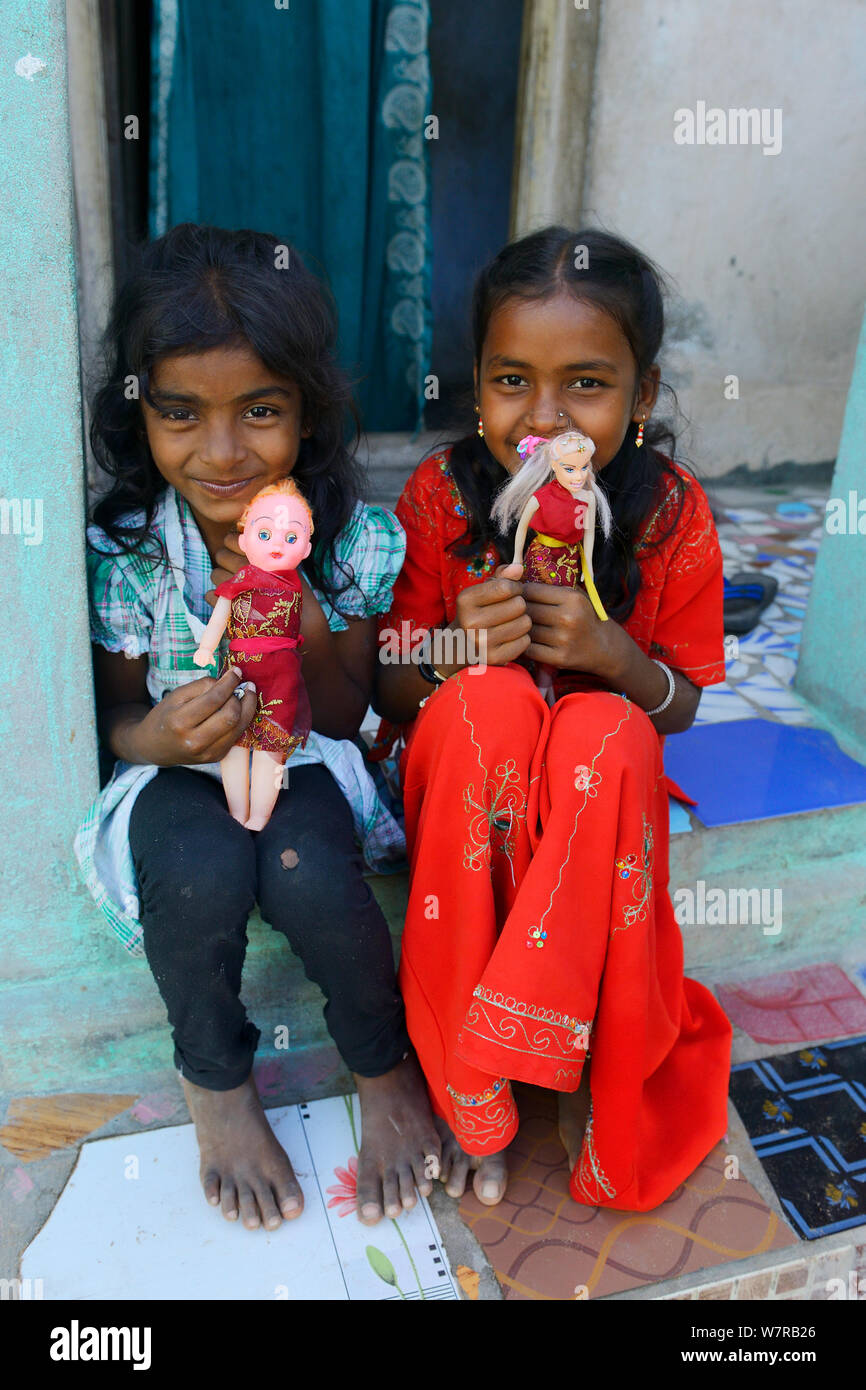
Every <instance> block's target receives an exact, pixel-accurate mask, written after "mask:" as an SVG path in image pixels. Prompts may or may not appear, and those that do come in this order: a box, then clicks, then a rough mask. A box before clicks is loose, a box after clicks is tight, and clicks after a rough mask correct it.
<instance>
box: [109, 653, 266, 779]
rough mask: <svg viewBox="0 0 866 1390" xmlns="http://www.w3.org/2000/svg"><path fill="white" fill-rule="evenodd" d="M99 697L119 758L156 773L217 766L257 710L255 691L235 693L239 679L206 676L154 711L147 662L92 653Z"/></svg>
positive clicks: (173, 694) (172, 694) (232, 672)
mask: <svg viewBox="0 0 866 1390" xmlns="http://www.w3.org/2000/svg"><path fill="white" fill-rule="evenodd" d="M94 659H95V663H96V667H97V680H98V689H99V691H100V702H99V703H100V713H101V719H100V724H101V729H102V734H103V737H104V738H105V740H106V742H107V743H108V745H109V747H110V748H111V751H112V752H113V753H114V755H115V757H118V758H122V759H123V761H124V762H128V763H153V764H154V765H155V766H156V767H180V766H182V765H184V764H196V763H215V762H219V761H220V760H221V759H222V758H224V757H225V755H226V753H227V752H228V751H229V749H230V748H231V747H232V746H233V745H234V744H235V743H236V742H237V740H238V739H239V738H240V736H241V734H242V733H243V732H244V730H245V729H246V727H247V725H248V724H249V722H250V720H251V719H252V717H253V715H254V714H255V708H256V696H255V691H254V690H251V689H249V687H248V688H247V691H246V693H245V694H244V696H243V699H239V698H238V697H237V696H236V694H235V691H236V690H237V687H238V685H239V683H240V673H239V672H237V671H236V670H229V671H226V672H225V674H224V675H223V676H220V678H219V680H215V679H214V678H213V677H212V676H203V677H202V678H201V679H200V680H195V681H190V683H189V684H188V685H184V686H181V687H180V688H179V689H178V690H172V691H170V692H169V694H168V695H166V696H165V697H164V699H162V700H160V702H159V704H158V705H153V706H151V704H150V700H149V697H148V693H147V685H146V677H147V660H146V658H144V657H140V658H137V659H135V660H132V661H130V660H129V659H128V658H127V657H124V656H119V655H117V654H116V653H111V652H106V651H104V650H103V649H102V648H100V647H96V648H94Z"/></svg>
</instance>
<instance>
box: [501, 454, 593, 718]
mask: <svg viewBox="0 0 866 1390" xmlns="http://www.w3.org/2000/svg"><path fill="white" fill-rule="evenodd" d="M539 448H543V449H544V453H543V454H541V455H539V456H538V459H537V462H538V464H539V465H540V466H541V467H542V473H541V476H542V477H543V476H544V475H545V474H547V475H548V477H549V475H550V474H551V473H552V475H553V476H552V478H550V480H549V481H547V482H543V483H542V485H541V486H539V487H537V488H536V490H535V491H534V492H533V493H532V495H531V496H530V497H529V498H528V500H527V501H526V503H525V505H524V507H523V509H522V511H521V513H520V519H519V521H518V524H517V531H516V534H515V538H514V563H515V564H518V565H520V566H522V567H523V569H524V578H525V579H526V580H528V581H530V582H532V583H538V584H560V585H565V586H568V587H570V588H577V587H579V586H580V585H581V584H582V585H583V586H584V588H585V590H586V594H587V597H588V598H589V600H590V602H591V603H592V606H593V608H594V610H595V612H596V615H597V616H598V618H599V619H600V620H601V621H603V622H604V621H607V614H606V613H605V611H604V608H603V607H602V604H601V600H600V599H599V597H598V594H597V592H596V589H595V583H594V580H593V573H592V551H593V544H594V541H595V521H596V512H597V503H596V493H595V490H594V488H593V486H592V484H591V480H592V476H593V475H592V456H593V454H594V452H595V445H594V444H593V442H592V440H591V439H590V438H589V437H588V436H587V435H584V434H581V433H580V431H578V430H571V431H569V432H568V433H567V434H565V435H562V436H560V437H559V438H558V439H555V440H553V441H548V440H545V439H541V438H538V437H537V436H533V435H530V436H527V438H526V439H523V440H521V442H520V445H518V450H519V452H521V453H522V454H523V457H524V459H525V460H526V459H528V458H529V457H530V456H531V455H534V454H535V453H536V451H537V450H538V449H539ZM542 459H544V460H546V467H545V466H544V465H543V464H542ZM535 462H536V460H533V463H535ZM524 466H526V465H525V464H524ZM603 519H604V521H607V518H606V517H605V518H603ZM530 530H532V531H534V532H535V535H534V537H533V539H532V540H531V541H530V543H529V546H528V549H526V557H525V563H524V550H525V548H526V542H527V537H528V533H529V531H530ZM553 677H554V668H553V667H551V666H547V665H545V664H544V663H542V662H538V663H537V664H536V680H537V684H538V688H539V690H540V691H541V692H542V694H543V695H544V697H545V699H546V700H547V702H548V703H549V704H553V699H554V694H553Z"/></svg>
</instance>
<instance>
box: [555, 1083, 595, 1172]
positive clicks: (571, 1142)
mask: <svg viewBox="0 0 866 1390" xmlns="http://www.w3.org/2000/svg"><path fill="white" fill-rule="evenodd" d="M591 1099H592V1096H591V1092H590V1089H589V1058H587V1060H586V1061H585V1063H584V1066H583V1075H582V1076H581V1078H580V1085H579V1086H578V1088H577V1090H576V1091H570V1092H568V1093H566V1092H564V1091H560V1092H559V1094H558V1096H557V1100H558V1103H559V1137H560V1139H561V1140H562V1147H563V1148H564V1149H565V1152H566V1154H567V1155H568V1166H569V1168H574V1165H575V1164H576V1163H577V1160H578V1159H579V1158H580V1151H581V1149H582V1148H583V1136H584V1135H585V1133H586V1122H587V1120H588V1119H589V1106H590V1101H591Z"/></svg>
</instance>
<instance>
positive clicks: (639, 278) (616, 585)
mask: <svg viewBox="0 0 866 1390" xmlns="http://www.w3.org/2000/svg"><path fill="white" fill-rule="evenodd" d="M576 246H584V247H586V249H587V252H588V255H587V258H586V259H587V262H588V264H587V268H586V269H577V268H576V266H575V261H576V259H577V258H576V257H575V247H576ZM664 287H665V286H664V279H663V277H662V274H661V272H660V271H659V270H658V268H657V267H656V266H655V265H653V263H652V262H651V261H650V260H648V259H647V257H646V256H644V255H642V253H641V252H640V251H638V250H637V249H636V248H635V247H634V246H631V245H629V243H628V242H626V241H622V240H621V239H620V238H619V237H615V236H611V235H610V234H609V233H607V232H601V231H594V230H591V229H583V230H580V231H574V232H573V231H569V230H568V228H567V227H546V228H544V230H542V231H538V232H533V233H532V234H531V235H529V236H525V237H522V238H521V239H520V240H519V241H514V242H511V243H509V245H507V246H505V247H504V248H503V250H502V251H500V252H499V254H498V255H497V256H496V257H495V258H494V260H492V261H491V262H490V264H489V265H487V266H486V267H485V268H484V270H482V272H481V274H480V275H479V277H478V280H477V281H476V284H475V292H474V296H473V301H472V336H473V345H474V355H475V363H476V365H480V362H481V355H482V351H483V348H484V340H485V338H486V336H487V329H488V325H489V323H490V319H491V317H492V315H493V314H494V313H495V311H496V310H497V309H498V308H500V306H501V305H502V304H504V303H505V302H506V300H508V299H512V298H517V299H527V300H531V299H547V298H549V297H551V296H553V295H555V294H559V293H561V292H562V291H566V292H567V293H569V294H572V295H574V297H575V299H581V300H586V301H588V302H589V303H591V304H593V305H595V306H596V307H597V308H599V309H602V310H604V312H605V313H607V314H610V316H611V317H612V318H613V319H614V320H615V321H616V323H617V324H618V326H619V328H620V329H621V331H622V333H623V335H624V336H625V338H626V340H627V342H628V344H629V347H630V348H631V351H632V355H633V357H634V360H635V370H636V374H637V378H638V379H640V378H641V377H644V376H645V375H646V374H647V373H648V371H649V369H650V368H651V367H652V366H653V364H654V363H655V361H656V358H657V355H658V352H659V349H660V348H661V344H662V338H663V336H664V307H663V291H664ZM664 389H666V390H668V391H669V392H670V394H671V396H672V397H673V400H674V403H676V397H675V395H674V393H673V391H672V390H671V388H670V387H664ZM636 435H637V425H630V426H629V428H628V430H627V431H626V436H625V439H624V440H623V442H622V445H621V447H620V449H619V451H618V453H617V454H616V455H615V457H614V458H613V459H611V461H610V463H609V464H608V465H607V466H606V468H605V470H604V475H603V484H604V488H605V491H606V493H607V496H608V500H609V502H610V506H611V511H612V513H613V519H614V528H613V531H612V534H611V536H610V538H609V539H608V540H605V538H604V536H603V534H602V531H601V529H600V528H599V529H598V531H597V534H596V541H595V548H594V551H593V570H594V577H595V583H596V587H597V588H598V591H599V595H600V597H601V599H602V602H603V603H604V606H605V608H606V610H607V612H608V614H609V615H610V617H612V618H615V619H616V620H617V621H620V622H622V621H623V620H624V619H625V618H627V617H628V615H629V614H630V613H631V612H632V610H633V608H634V604H635V600H636V598H637V595H638V592H639V590H640V587H641V575H640V566H639V565H638V562H637V558H636V554H635V542H636V540H637V538H638V536H639V534H640V531H641V528H642V527H643V526H644V523H645V522H646V521H647V519H648V518H649V516H650V515H651V514H652V512H653V511H654V510H655V508H656V507H657V506H658V505H659V503H660V502H661V501H662V499H663V497H664V495H665V490H666V489H665V487H664V475H665V474H667V475H668V476H669V477H671V478H673V480H674V486H675V488H676V489H677V492H678V494H679V496H678V503H677V507H676V508H675V514H674V515H673V516H672V518H671V520H670V524H669V525H667V526H665V527H664V528H663V529H662V528H658V533H657V534H656V533H655V532H654V534H653V537H652V540H651V541H648V542H647V544H648V545H650V546H656V545H659V544H660V543H661V542H662V541H663V540H665V539H666V538H667V537H668V536H669V535H670V534H671V533H672V532H673V530H674V529H675V527H676V526H677V523H678V521H679V518H680V515H681V513H682V509H683V505H684V502H685V493H686V486H685V483H684V482H683V479H682V477H681V476H680V474H679V473H677V472H676V470H675V469H674V468H673V467H672V466H671V463H670V461H669V458H667V457H665V456H664V454H662V453H661V452H660V451H659V449H660V446H662V447H664V449H665V451H666V453H667V454H668V455H670V456H673V454H674V451H675V448H676V437H675V435H674V434H673V431H672V429H671V427H670V426H669V425H667V424H665V423H664V422H662V421H654V420H651V421H650V422H649V423H648V424H647V425H646V426H645V429H644V447H643V448H640V449H638V448H637V446H636V444H635V438H636ZM682 466H683V465H682V464H681V463H680V467H682ZM450 467H451V472H452V473H453V475H454V478H455V480H456V482H457V485H458V487H459V488H460V492H461V493H462V495H463V499H464V501H465V503H466V509H467V523H468V524H467V530H466V534H465V535H464V536H462V537H460V538H459V539H458V540H457V541H455V542H452V547H453V549H454V552H455V553H456V554H460V555H466V556H472V555H476V554H478V553H479V552H480V551H483V550H484V549H485V548H486V547H487V546H488V545H490V544H493V545H494V546H496V548H497V549H498V550H499V553H500V554H501V555H502V556H503V558H506V557H508V556H509V555H510V554H511V553H512V547H513V539H514V536H513V532H512V534H511V535H510V536H508V537H503V536H500V535H499V534H498V533H497V532H496V531H495V529H494V526H493V523H492V522H491V520H490V509H491V506H492V504H493V500H494V497H495V495H496V493H497V492H498V491H499V490H500V488H501V487H502V481H503V479H502V468H501V465H500V464H499V463H498V462H497V461H496V459H495V458H494V457H493V455H492V454H491V453H490V451H489V449H488V448H487V446H486V444H485V443H484V441H483V439H479V438H478V435H477V434H475V433H472V434H468V435H466V436H465V437H463V438H462V439H459V440H458V441H457V442H456V443H455V444H453V445H452V449H451V459H450Z"/></svg>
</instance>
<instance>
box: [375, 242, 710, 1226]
mask: <svg viewBox="0 0 866 1390" xmlns="http://www.w3.org/2000/svg"><path fill="white" fill-rule="evenodd" d="M576 246H581V247H585V248H587V250H588V263H589V264H588V268H586V269H581V270H577V269H576V268H575V259H576V257H575V254H574V252H575V247H576ZM584 259H585V258H581V263H582V264H583V262H584ZM663 322H664V318H663V309H662V295H661V286H660V278H659V275H658V272H657V271H656V270H655V268H654V267H653V266H652V265H651V263H650V262H649V261H648V260H647V259H646V258H645V257H644V256H643V255H641V253H640V252H638V251H637V250H635V249H634V248H633V247H631V246H629V245H627V244H626V243H624V242H622V241H620V240H619V239H618V238H615V237H611V236H608V235H606V234H603V233H600V232H592V231H589V230H584V231H579V232H569V231H568V230H567V229H566V228H548V229H547V230H545V231H542V232H538V233H535V234H533V235H532V236H529V237H526V238H524V239H523V240H521V241H519V242H516V243H514V244H512V245H510V246H507V247H506V248H505V249H504V250H503V251H502V252H500V254H499V255H498V256H497V257H496V259H495V260H494V261H493V262H492V263H491V265H490V266H488V267H487V268H486V270H485V271H483V272H482V274H481V277H480V279H479V282H478V285H477V287H476V292H475V300H474V310H473V323H474V339H475V390H476V402H477V403H476V411H477V413H478V415H479V420H478V429H477V434H476V435H475V436H470V437H467V438H464V439H462V440H460V441H459V442H458V443H457V444H455V445H454V446H453V447H452V448H450V449H448V450H444V451H442V452H441V453H437V454H434V455H433V456H431V457H430V458H428V459H426V460H425V461H424V462H423V463H422V464H420V466H419V467H418V468H417V469H416V471H415V473H414V474H413V475H412V477H411V478H410V479H409V482H408V483H407V484H406V487H405V489H404V491H403V494H402V496H401V498H400V501H399V503H398V506H397V514H398V516H399V518H400V521H401V522H402V524H403V527H404V529H405V531H406V535H407V554H406V561H405V565H404V568H403V571H402V573H401V575H400V577H399V579H398V580H397V583H396V585H395V588H394V594H393V606H392V609H391V612H390V614H389V615H388V616H387V618H386V619H384V620H383V623H382V627H383V628H386V629H387V630H388V633H389V634H393V632H394V631H398V632H400V631H408V630H411V631H412V635H413V639H414V637H415V636H416V635H417V634H420V633H423V632H424V631H431V630H435V629H438V628H442V627H447V628H450V629H451V630H452V631H451V632H450V633H449V637H450V638H452V639H456V640H458V641H459V642H462V644H463V649H464V650H463V652H462V653H461V651H460V650H457V651H452V652H451V655H452V656H454V657H455V659H454V660H452V661H450V662H449V663H448V664H447V665H445V664H442V663H441V662H440V663H437V664H436V666H435V669H434V668H433V667H431V666H420V667H419V666H415V665H413V664H412V663H411V662H404V663H402V664H388V665H385V664H380V667H379V672H378V687H377V696H376V699H377V702H378V706H377V707H378V709H379V711H380V713H381V714H382V715H383V716H384V720H385V721H387V722H385V723H383V727H382V729H381V730H380V738H379V751H380V753H383V752H384V750H385V749H386V748H387V747H388V746H389V745H390V744H391V743H393V741H394V738H395V736H396V735H397V733H398V732H400V731H401V730H402V733H403V735H404V736H405V738H406V747H405V750H404V752H403V754H402V758H401V764H400V770H401V779H402V784H403V792H404V803H405V810H406V831H407V839H408V844H409V852H410V860H411V870H412V873H411V883H410V896H409V905H408V912H407V917H406V925H405V929H404V933H403V943H402V963H401V971H400V982H401V988H402V992H403V997H404V1000H405V1002H406V1009H407V1016H408V1024H409V1031H410V1034H411V1037H412V1041H413V1043H414V1045H415V1048H416V1049H417V1052H418V1055H419V1057H420V1060H421V1063H422V1066H423V1068H424V1071H425V1074H426V1077H427V1081H428V1085H429V1087H430V1093H431V1097H432V1100H433V1105H434V1108H435V1110H436V1112H437V1114H438V1116H439V1117H440V1123H441V1125H442V1133H443V1137H444V1140H445V1157H444V1166H443V1176H444V1178H445V1180H446V1186H447V1190H448V1191H449V1192H451V1193H452V1194H455V1195H456V1194H458V1193H460V1192H462V1190H463V1187H464V1185H465V1183H466V1181H467V1177H468V1173H469V1170H470V1168H474V1169H475V1170H476V1172H475V1176H474V1186H475V1191H476V1193H477V1195H478V1196H479V1198H480V1199H481V1200H482V1201H484V1202H488V1203H491V1204H492V1203H495V1202H497V1201H499V1200H500V1199H501V1197H502V1195H503V1193H504V1191H505V1185H506V1181H507V1173H506V1166H505V1158H504V1151H505V1149H506V1147H507V1146H508V1144H509V1143H510V1141H511V1139H512V1138H513V1137H514V1135H515V1134H516V1132H517V1128H518V1122H519V1116H518V1112H517V1106H516V1103H515V1098H514V1093H513V1090H512V1082H514V1081H523V1082H530V1083H534V1084H536V1085H539V1086H542V1087H546V1088H549V1089H550V1090H552V1091H555V1092H557V1093H558V1096H559V1103H560V1133H561V1135H562V1139H563V1142H564V1145H565V1148H566V1151H567V1153H568V1158H569V1163H570V1166H571V1169H572V1176H571V1193H572V1196H573V1197H574V1199H575V1200H576V1201H578V1202H583V1203H586V1204H589V1205H601V1206H610V1207H614V1208H619V1209H624V1210H633V1211H644V1210H647V1209H649V1208H652V1207H655V1206H657V1205H658V1204H659V1203H660V1202H662V1201H664V1200H665V1199H666V1198H667V1197H669V1196H670V1195H671V1193H672V1192H673V1191H674V1189H675V1188H676V1187H677V1186H678V1184H680V1183H681V1182H683V1181H684V1179H685V1178H686V1177H688V1175H689V1174H690V1173H691V1172H692V1171H693V1170H694V1169H695V1168H696V1167H697V1165H698V1164H699V1163H700V1162H701V1160H702V1159H703V1158H704V1157H705V1156H706V1154H707V1153H708V1152H709V1151H710V1149H712V1147H713V1145H714V1144H715V1143H716V1142H717V1141H718V1140H719V1139H720V1138H721V1136H722V1135H723V1134H724V1132H725V1128H726V1123H727V1106H726V1097H727V1078H728V1069H729V1061H730V1038H731V1028H730V1024H729V1023H728V1020H727V1018H726V1017H725V1015H724V1013H723V1011H722V1009H721V1008H720V1006H719V1005H718V1003H717V1002H716V1000H715V999H714V998H713V996H712V995H711V994H710V992H709V991H708V990H707V989H705V988H704V987H703V986H702V985H700V984H698V983H696V982H694V981H690V980H686V979H684V978H683V945H682V939H681V936H680V931H679V928H678V926H677V923H676V921H675V917H674V911H673V905H672V903H671V899H670V896H669V893H668V791H669V788H672V789H673V790H674V792H675V793H676V792H678V789H677V788H676V787H674V786H673V784H671V783H670V781H669V779H668V778H667V777H666V776H665V772H664V766H663V760H662V753H663V735H664V734H666V733H675V732H679V731H681V730H684V729H686V728H688V727H689V725H690V724H691V723H692V721H693V719H694V715H695V711H696V709H697V705H698V701H699V699H700V691H701V687H702V686H705V685H712V684H714V683H715V682H718V681H721V680H722V679H723V678H724V646H723V640H724V639H723V623H722V590H723V585H722V557H721V552H720V549H719V544H718V538H717V535H716V531H715V527H714V524H713V519H712V515H711V512H710V508H709V504H708V502H707V498H706V496H705V494H704V492H703V490H702V488H701V487H700V485H699V484H698V483H697V482H696V480H695V478H694V477H693V476H692V475H691V474H690V473H689V472H687V471H686V469H685V468H684V467H683V466H681V465H680V464H678V463H674V462H673V461H672V458H671V457H669V455H670V454H671V453H672V452H673V445H674V440H673V437H672V436H671V434H670V433H669V432H668V431H666V430H665V428H664V427H663V426H662V425H661V424H657V423H655V422H650V417H651V415H652V412H653V409H654V407H655V404H656V398H657V395H658V390H659V377H660V373H659V368H658V366H657V365H656V359H657V356H658V353H659V350H660V348H661V342H662V334H663ZM565 422H568V424H567V425H566V424H565ZM572 422H573V423H574V425H576V426H577V428H579V429H580V430H581V431H582V432H583V433H585V434H587V435H588V436H590V438H591V439H592V441H593V442H594V444H595V454H594V457H593V466H594V468H595V470H596V472H597V473H598V475H599V476H600V478H601V481H602V483H603V486H604V490H605V494H606V496H607V498H608V499H609V502H610V506H611V511H612V516H613V527H612V530H611V535H610V538H609V539H606V538H605V537H604V536H603V534H601V533H600V532H599V533H597V534H596V536H595V566H594V569H595V583H596V585H597V587H598V592H599V595H600V598H601V602H602V603H603V605H604V610H605V612H606V613H607V615H608V619H609V620H608V621H604V622H603V621H601V619H600V617H599V616H598V615H597V613H596V612H595V610H594V608H593V605H592V603H591V602H590V600H589V598H588V597H587V595H586V593H584V592H583V591H581V590H580V589H579V588H576V587H573V586H569V585H557V584H550V583H544V584H539V583H535V582H527V581H526V580H524V579H523V577H522V575H520V573H517V574H515V572H514V570H513V569H512V567H511V566H510V565H503V563H502V562H503V560H506V561H507V560H509V559H510V557H511V556H512V554H513V544H514V540H513V536H512V535H504V536H503V535H502V534H501V533H500V532H498V531H497V530H496V529H495V526H494V524H493V523H492V522H491V520H490V515H491V509H492V506H493V503H494V500H495V498H496V495H497V493H498V492H499V490H500V489H501V488H502V486H503V484H505V483H506V482H507V481H508V478H509V476H511V475H513V474H515V473H516V472H517V470H518V469H519V468H520V466H521V459H520V456H519V454H518V448H517V446H518V444H519V443H520V442H521V440H523V439H524V438H525V436H526V435H527V434H528V433H532V434H535V435H540V436H542V437H545V438H552V437H554V436H556V435H558V434H560V433H561V432H563V428H564V427H570V425H571V423H572ZM662 445H666V446H667V447H666V449H665V450H664V451H663V450H662V448H661V447H660V446H662ZM404 623H407V624H408V628H403V627H402V624H404ZM482 633H483V634H484V641H483V642H482V643H481V644H480V645H481V649H482V650H484V651H485V653H486V658H485V659H486V665H485V666H484V667H483V668H482V667H480V666H475V667H472V666H469V665H467V664H466V662H465V661H461V660H458V659H456V658H457V657H459V656H460V655H462V654H465V652H467V651H471V650H474V649H475V645H474V643H475V641H476V640H477V639H478V638H479V636H480V634H482ZM469 634H471V635H472V638H473V639H474V640H473V643H470V642H469ZM380 636H382V633H381V632H380ZM433 646H434V651H435V647H436V644H435V642H434V644H433ZM527 660H528V661H531V662H545V663H548V664H549V665H550V666H551V667H553V668H555V676H554V695H555V697H556V699H555V703H554V705H553V707H552V708H551V707H550V706H549V705H548V703H547V702H546V701H545V700H544V698H543V697H542V695H541V694H540V692H539V691H538V689H537V688H536V686H535V684H534V683H533V681H532V679H531V677H530V675H529V672H528V671H527V669H526V667H525V665H524V664H523V663H525V662H526V661H527ZM419 706H423V708H421V709H420V713H419ZM680 795H682V794H681V793H680Z"/></svg>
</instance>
